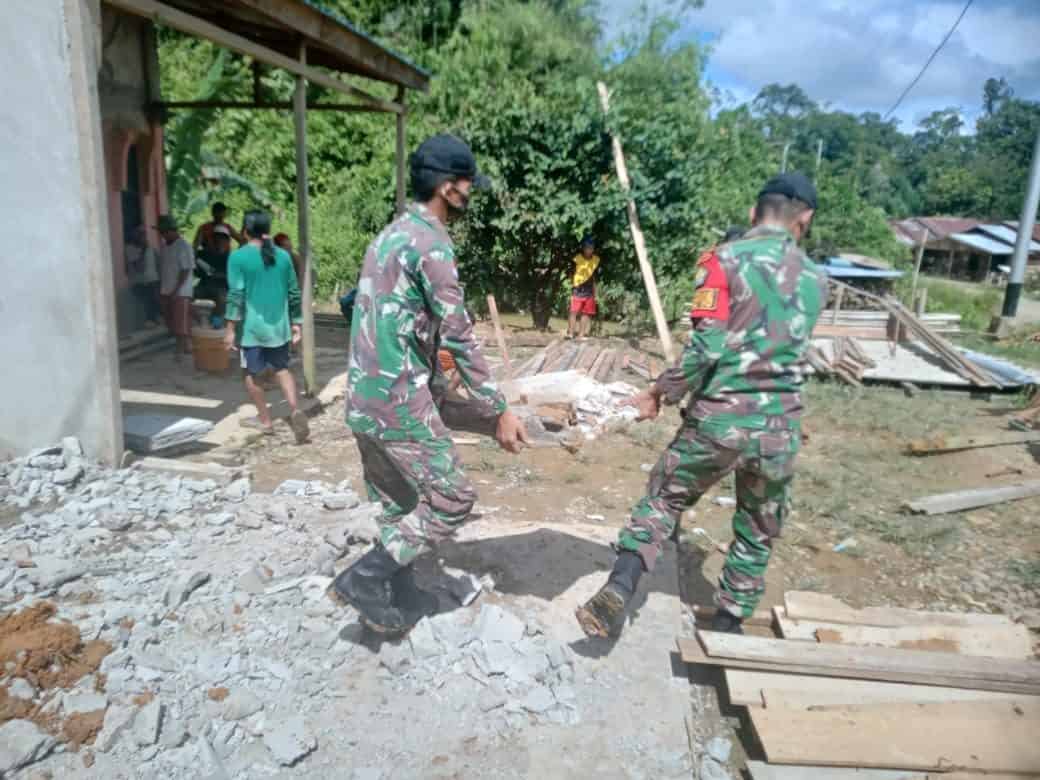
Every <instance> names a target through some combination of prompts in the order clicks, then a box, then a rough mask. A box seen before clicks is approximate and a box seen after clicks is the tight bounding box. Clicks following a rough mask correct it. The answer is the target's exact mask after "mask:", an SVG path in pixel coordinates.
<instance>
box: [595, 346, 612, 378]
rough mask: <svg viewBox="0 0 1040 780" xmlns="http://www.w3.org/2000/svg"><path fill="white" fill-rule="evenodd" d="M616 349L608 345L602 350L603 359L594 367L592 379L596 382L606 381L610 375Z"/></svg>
mask: <svg viewBox="0 0 1040 780" xmlns="http://www.w3.org/2000/svg"><path fill="white" fill-rule="evenodd" d="M617 354H618V351H617V350H616V349H614V348H613V347H608V348H607V349H605V350H603V355H602V358H603V361H602V362H601V363H600V364H599V368H597V369H596V372H595V374H594V375H593V377H592V378H593V379H595V380H596V381H597V382H608V381H609V380H610V375H611V374H612V373H613V371H614V359H615V357H616V356H617Z"/></svg>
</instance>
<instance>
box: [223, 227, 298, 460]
mask: <svg viewBox="0 0 1040 780" xmlns="http://www.w3.org/2000/svg"><path fill="white" fill-rule="evenodd" d="M270 233H271V216H270V215H269V214H267V213H266V212H263V211H249V212H247V213H246V215H245V217H244V221H243V225H242V236H243V238H245V240H246V243H245V244H244V245H243V246H242V248H241V249H236V250H235V251H234V252H232V253H231V257H229V258H228V271H227V276H228V297H227V314H226V320H227V328H226V331H225V334H224V344H225V345H226V346H227V348H228V350H229V351H232V352H233V351H235V350H236V349H237V350H238V351H239V353H240V355H241V358H242V373H243V377H244V379H245V385H246V392H247V393H248V394H249V398H250V400H251V401H252V402H253V403H254V404H256V412H257V416H258V417H259V418H260V425H261V426H262V429H263V431H264V433H265V434H271V433H274V424H273V423H272V422H271V412H270V410H268V408H267V401H266V400H265V399H264V390H263V388H262V387H261V386H260V385H259V384H257V381H256V377H257V375H258V374H261V373H263V372H264V371H266V370H268V369H270V370H271V371H273V372H274V377H275V379H276V380H277V382H278V386H279V387H280V388H281V390H282V395H283V396H285V400H286V402H287V403H288V404H289V410H290V414H289V426H290V427H291V428H292V431H293V434H294V435H295V436H296V443H297V444H303V442H305V441H306V440H307V436H308V435H309V434H310V430H309V426H308V424H307V415H305V414H304V413H303V412H302V411H300V410H299V409H297V408H296V380H295V379H294V378H293V375H292V372H290V371H289V344H290V342H291V343H292V344H298V343H299V342H300V335H301V330H300V326H301V323H302V322H303V311H302V309H301V307H300V286H299V284H297V282H296V272H295V271H294V270H293V265H292V259H291V258H290V257H289V253H288V252H286V251H285V250H284V249H279V248H278V247H276V246H275V245H274V242H273V241H272V240H271V235H270ZM236 325H238V326H239V327H236ZM236 331H237V338H236Z"/></svg>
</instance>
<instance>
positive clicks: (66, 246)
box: [0, 0, 430, 463]
mask: <svg viewBox="0 0 1040 780" xmlns="http://www.w3.org/2000/svg"><path fill="white" fill-rule="evenodd" d="M18 5H19V7H18V11H17V13H13V14H10V15H9V18H8V21H7V24H5V25H4V26H3V27H2V28H0V84H2V87H3V91H4V96H5V98H6V99H5V101H4V107H3V108H0V115H2V122H3V127H4V150H3V155H4V174H5V176H4V185H5V186H4V187H3V189H2V190H0V229H2V232H3V235H4V239H5V245H6V246H7V247H8V249H9V250H10V251H8V252H5V253H4V255H3V260H2V261H0V262H2V263H3V272H4V290H3V294H2V296H0V325H2V327H3V331H4V336H5V347H4V356H5V362H6V366H7V369H8V376H7V377H6V381H5V382H4V383H3V386H2V387H3V389H2V391H0V402H2V404H3V409H4V412H3V415H0V458H3V457H9V456H12V455H15V454H21V453H24V452H27V451H28V450H30V449H32V448H34V447H38V446H41V445H49V444H53V443H55V442H57V441H59V440H60V439H61V437H62V436H68V435H75V436H78V437H79V438H80V439H81V441H82V442H83V445H84V447H85V449H86V451H87V454H88V455H91V456H93V457H97V458H100V459H102V460H105V461H108V462H110V463H112V462H118V461H119V459H120V457H121V455H122V452H123V431H122V408H121V403H120V378H119V355H118V345H117V334H118V333H120V332H121V331H122V332H126V331H130V330H133V328H134V327H135V325H136V324H137V317H138V316H139V315H138V314H137V311H136V308H135V305H134V303H133V302H132V298H131V296H130V295H129V294H128V290H127V275H126V267H125V266H126V264H125V259H124V246H125V243H126V238H127V236H128V235H129V234H130V233H131V232H132V231H133V229H134V228H136V227H137V226H140V225H143V226H145V227H147V228H149V229H150V228H152V227H154V226H155V224H156V222H157V218H158V216H159V214H160V213H163V212H165V211H167V210H168V203H167V193H166V170H165V163H164V158H163V128H162V117H163V116H164V115H165V113H166V111H168V110H176V109H178V108H195V107H207V108H226V107H235V108H244V109H256V110H283V111H285V110H289V109H292V110H293V113H294V117H295V128H296V138H297V177H298V182H297V184H298V186H297V192H298V193H302V194H301V195H300V196H299V197H300V202H299V203H298V204H297V207H298V208H297V210H298V211H299V212H300V213H301V215H303V216H302V217H301V225H305V224H306V214H307V199H306V193H307V178H306V115H307V113H308V112H309V111H313V110H333V111H375V112H382V113H385V114H389V115H391V116H393V117H394V120H395V121H391V122H389V123H388V125H387V132H388V133H391V134H393V133H394V132H396V161H397V166H396V175H397V203H398V207H399V208H400V207H403V204H404V161H405V140H406V139H405V115H406V109H405V96H406V91H407V90H409V89H415V90H425V89H427V87H428V83H429V78H430V77H429V74H428V73H426V72H425V71H423V70H422V69H420V68H418V67H416V66H415V65H413V64H411V63H410V62H408V61H407V60H406V59H404V58H403V57H401V56H400V55H398V54H396V53H394V52H392V51H390V50H389V49H386V48H385V47H383V46H381V45H379V44H378V43H376V42H375V41H374V40H372V39H371V38H370V37H368V36H367V35H365V34H364V33H362V32H360V31H359V30H357V29H355V28H354V27H352V26H351V25H350V24H348V23H347V22H345V21H344V20H342V19H339V18H336V17H334V16H331V15H329V14H327V13H326V12H324V11H322V10H321V9H320V8H319V7H317V6H316V5H314V4H312V3H310V2H308V0H222V1H221V2H219V3H203V2H198V1H197V0H164V1H163V2H159V1H158V0H33V1H32V2H26V3H19V4H18ZM156 24H163V25H164V26H167V27H169V28H172V29H175V30H178V31H179V32H181V33H183V34H187V35H191V36H194V37H197V38H203V39H206V40H209V41H211V42H213V43H215V44H216V45H218V46H221V47H224V48H227V49H230V50H231V51H234V52H236V53H237V54H239V55H242V56H245V57H248V58H249V59H250V60H251V62H252V63H256V64H257V67H261V66H262V67H273V68H279V69H282V70H286V71H288V72H290V73H292V74H293V75H295V76H296V78H297V82H296V83H297V98H298V99H296V100H294V102H293V103H282V104H273V103H262V102H260V98H259V96H257V95H254V96H253V100H242V101H238V102H234V103H232V102H231V101H225V102H221V103H220V104H211V105H206V106H200V105H197V104H192V103H190V102H188V103H178V104H173V103H168V102H163V101H162V97H161V89H160V84H159V68H158V54H157V47H156V27H155V25H156ZM343 74H347V75H350V76H352V77H355V78H354V81H353V83H352V82H347V81H345V80H344V79H342V78H341V77H342V75H343ZM361 80H367V83H374V82H380V83H382V84H383V85H389V86H391V87H393V88H394V90H393V91H392V94H393V97H392V98H390V97H379V96H377V95H373V94H371V93H369V92H366V91H365V90H362V89H361V88H360V87H359V86H357V83H359V82H360V81H361ZM308 84H312V85H315V86H319V87H323V88H325V90H326V91H327V94H329V95H331V96H333V97H338V98H339V99H340V101H341V102H333V101H330V100H326V101H324V102H314V103H312V102H310V101H308V100H307V99H306V94H307V91H306V87H307V85H308ZM384 94H386V93H384ZM344 97H346V98H347V99H348V100H350V101H351V102H342V99H343V98H344ZM389 174H390V172H389V171H388V175H389ZM300 233H301V236H300V241H299V242H298V243H299V244H300V245H303V244H304V243H305V242H304V237H305V236H304V235H302V234H304V231H303V230H302V229H301V230H300ZM149 234H150V236H151V240H152V241H153V242H157V240H158V237H157V235H156V231H154V230H149ZM301 251H303V252H304V254H306V253H305V251H304V247H303V246H301ZM307 349H308V345H307V344H306V343H305V344H304V365H305V377H306V353H307ZM311 349H313V345H311ZM312 354H313V352H312Z"/></svg>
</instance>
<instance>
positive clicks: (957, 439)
mask: <svg viewBox="0 0 1040 780" xmlns="http://www.w3.org/2000/svg"><path fill="white" fill-rule="evenodd" d="M1035 441H1040V433H1005V434H999V435H996V436H941V435H940V436H932V437H929V438H927V439H915V440H914V441H912V442H909V443H908V444H907V445H906V451H907V452H908V453H909V454H910V455H937V454H940V453H943V452H960V451H961V450H974V449H981V448H983V447H1008V446H1011V445H1015V444H1030V443H1032V442H1035Z"/></svg>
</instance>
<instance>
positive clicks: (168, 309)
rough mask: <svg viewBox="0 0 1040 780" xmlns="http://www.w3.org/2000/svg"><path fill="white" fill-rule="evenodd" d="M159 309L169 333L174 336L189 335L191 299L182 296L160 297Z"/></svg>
mask: <svg viewBox="0 0 1040 780" xmlns="http://www.w3.org/2000/svg"><path fill="white" fill-rule="evenodd" d="M159 309H160V311H162V315H163V321H164V322H165V323H166V327H167V329H169V331H170V333H172V334H173V335H174V336H190V335H191V298H188V297H186V296H183V295H160V296H159Z"/></svg>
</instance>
